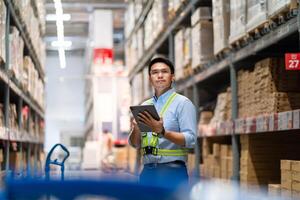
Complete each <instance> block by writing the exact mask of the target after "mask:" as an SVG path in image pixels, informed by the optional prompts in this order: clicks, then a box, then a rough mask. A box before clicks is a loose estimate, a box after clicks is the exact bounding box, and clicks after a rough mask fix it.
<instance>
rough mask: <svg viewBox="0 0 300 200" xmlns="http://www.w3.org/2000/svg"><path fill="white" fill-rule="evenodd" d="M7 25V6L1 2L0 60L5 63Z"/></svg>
mask: <svg viewBox="0 0 300 200" xmlns="http://www.w3.org/2000/svg"><path fill="white" fill-rule="evenodd" d="M5 24H6V6H5V3H4V1H1V2H0V59H1V60H2V61H3V62H5V59H6V57H5V56H6V54H5V30H6V28H5ZM1 60H0V61H1Z"/></svg>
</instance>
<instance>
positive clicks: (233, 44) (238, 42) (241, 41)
mask: <svg viewBox="0 0 300 200" xmlns="http://www.w3.org/2000/svg"><path fill="white" fill-rule="evenodd" d="M245 36H246V33H245V34H243V35H240V36H238V37H236V38H235V39H234V40H232V41H230V42H229V45H230V48H231V49H240V48H242V47H244V46H246V45H247V44H248V42H247V41H246V40H245Z"/></svg>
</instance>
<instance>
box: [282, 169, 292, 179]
mask: <svg viewBox="0 0 300 200" xmlns="http://www.w3.org/2000/svg"><path fill="white" fill-rule="evenodd" d="M292 174H293V173H292V171H290V170H285V169H283V170H281V180H292Z"/></svg>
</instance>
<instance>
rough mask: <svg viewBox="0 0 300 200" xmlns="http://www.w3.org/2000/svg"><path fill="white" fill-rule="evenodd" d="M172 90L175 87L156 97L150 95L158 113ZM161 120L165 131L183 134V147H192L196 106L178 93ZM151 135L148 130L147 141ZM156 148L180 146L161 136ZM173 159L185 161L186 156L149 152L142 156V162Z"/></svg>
mask: <svg viewBox="0 0 300 200" xmlns="http://www.w3.org/2000/svg"><path fill="white" fill-rule="evenodd" d="M173 92H175V89H173V88H172V89H170V90H168V91H167V92H165V93H164V94H162V95H161V96H159V97H158V98H157V97H156V96H153V97H152V102H153V104H154V106H155V108H156V110H157V112H158V113H160V111H161V109H162V108H163V106H164V105H165V103H166V101H167V100H168V98H169V96H170V95H171V94H172V93H173ZM143 104H144V105H145V104H149V103H148V101H145V102H144V103H143ZM163 122H164V128H165V130H166V131H175V132H180V133H182V134H183V135H184V138H185V146H184V148H194V145H195V142H196V130H197V121H196V108H195V106H194V105H193V103H192V102H191V101H190V100H189V99H188V98H187V97H185V96H183V95H180V94H178V95H177V96H176V97H175V99H174V101H173V102H172V103H171V104H170V106H169V108H168V109H167V111H166V112H165V114H164V116H163ZM151 137H152V132H148V133H147V138H148V141H150V139H151ZM158 148H160V149H180V148H182V146H180V145H177V144H174V143H173V142H171V141H170V140H168V139H165V138H163V137H161V138H159V141H158ZM175 160H182V161H184V162H186V161H187V156H154V155H150V154H149V155H145V156H144V159H143V162H144V164H148V163H165V162H171V161H175Z"/></svg>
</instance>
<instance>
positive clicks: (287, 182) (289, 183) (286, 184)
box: [281, 179, 292, 190]
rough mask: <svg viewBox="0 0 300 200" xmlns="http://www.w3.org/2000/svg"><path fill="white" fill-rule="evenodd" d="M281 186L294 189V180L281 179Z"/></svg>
mask: <svg viewBox="0 0 300 200" xmlns="http://www.w3.org/2000/svg"><path fill="white" fill-rule="evenodd" d="M281 187H282V188H284V189H287V190H292V180H284V179H282V180H281Z"/></svg>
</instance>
